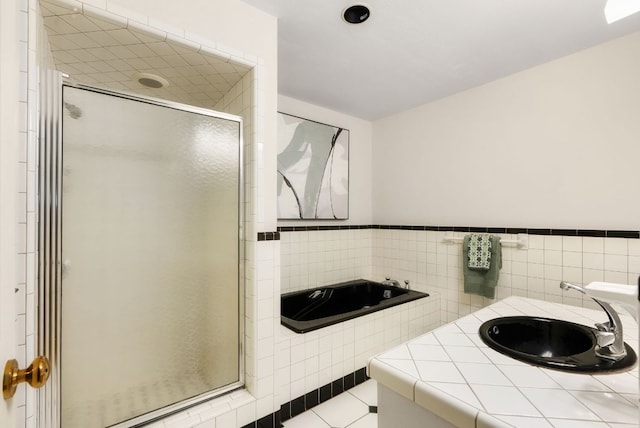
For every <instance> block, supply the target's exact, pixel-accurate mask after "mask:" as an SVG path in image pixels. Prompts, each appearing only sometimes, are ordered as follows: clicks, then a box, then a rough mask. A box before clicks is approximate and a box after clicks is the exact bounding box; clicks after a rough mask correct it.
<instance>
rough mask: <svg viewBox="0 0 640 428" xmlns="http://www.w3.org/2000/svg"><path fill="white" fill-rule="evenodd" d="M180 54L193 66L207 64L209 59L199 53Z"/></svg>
mask: <svg viewBox="0 0 640 428" xmlns="http://www.w3.org/2000/svg"><path fill="white" fill-rule="evenodd" d="M180 56H181V57H182V59H184V60H185V61H187V63H188V64H189V65H191V66H197V65H203V64H207V60H206V59H204V57H203V56H202V55H200V54H199V53H188V54H181V55H180Z"/></svg>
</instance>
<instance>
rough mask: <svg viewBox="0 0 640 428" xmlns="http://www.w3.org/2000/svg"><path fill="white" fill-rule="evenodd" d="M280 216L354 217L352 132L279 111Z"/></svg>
mask: <svg viewBox="0 0 640 428" xmlns="http://www.w3.org/2000/svg"><path fill="white" fill-rule="evenodd" d="M277 135H278V162H277V169H278V187H277V188H278V219H280V220H346V219H348V218H349V130H348V129H345V128H341V127H338V126H332V125H327V124H324V123H320V122H316V121H313V120H309V119H304V118H301V117H298V116H293V115H290V114H287V113H282V112H278V126H277Z"/></svg>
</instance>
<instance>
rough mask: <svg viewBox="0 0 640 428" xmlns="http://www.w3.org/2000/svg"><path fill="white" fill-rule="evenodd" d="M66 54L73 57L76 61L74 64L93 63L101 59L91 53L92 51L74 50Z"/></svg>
mask: <svg viewBox="0 0 640 428" xmlns="http://www.w3.org/2000/svg"><path fill="white" fill-rule="evenodd" d="M66 52H71V53H72V54H73V56H74V57H76V58H77V59H78V60H77V61H74V62H94V61H99V60H101V59H102V58H100V56H98V55H95V54H94V53H93V52H94V51H93V49H75V50H73V51H66Z"/></svg>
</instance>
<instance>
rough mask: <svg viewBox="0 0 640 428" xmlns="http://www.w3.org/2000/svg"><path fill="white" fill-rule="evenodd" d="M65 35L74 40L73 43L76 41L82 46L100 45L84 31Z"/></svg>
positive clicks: (93, 46)
mask: <svg viewBox="0 0 640 428" xmlns="http://www.w3.org/2000/svg"><path fill="white" fill-rule="evenodd" d="M64 37H67V38H68V39H69V40H71V41H73V43H75V44H76V45H78V46H79V47H81V48H98V47H100V44H99V43H96V42H95V41H93V40H91V39H90V38H89V37H87V36H86V35H85V34H84V33H74V34H67V35H65V36H64Z"/></svg>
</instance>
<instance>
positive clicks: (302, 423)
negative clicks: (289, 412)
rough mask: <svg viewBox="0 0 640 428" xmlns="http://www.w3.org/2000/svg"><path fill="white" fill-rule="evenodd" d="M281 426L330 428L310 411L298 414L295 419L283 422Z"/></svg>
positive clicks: (288, 427) (290, 427) (287, 427)
mask: <svg viewBox="0 0 640 428" xmlns="http://www.w3.org/2000/svg"><path fill="white" fill-rule="evenodd" d="M283 425H284V426H285V428H330V425H329V424H327V423H326V422H325V421H323V420H322V419H321V418H320V417H319V416H318V415H316V414H315V413H313V412H312V411H307V412H304V413H300V414H299V415H298V416H296V417H295V418H291V419H289V420H288V421H285V422H284V423H283Z"/></svg>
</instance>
